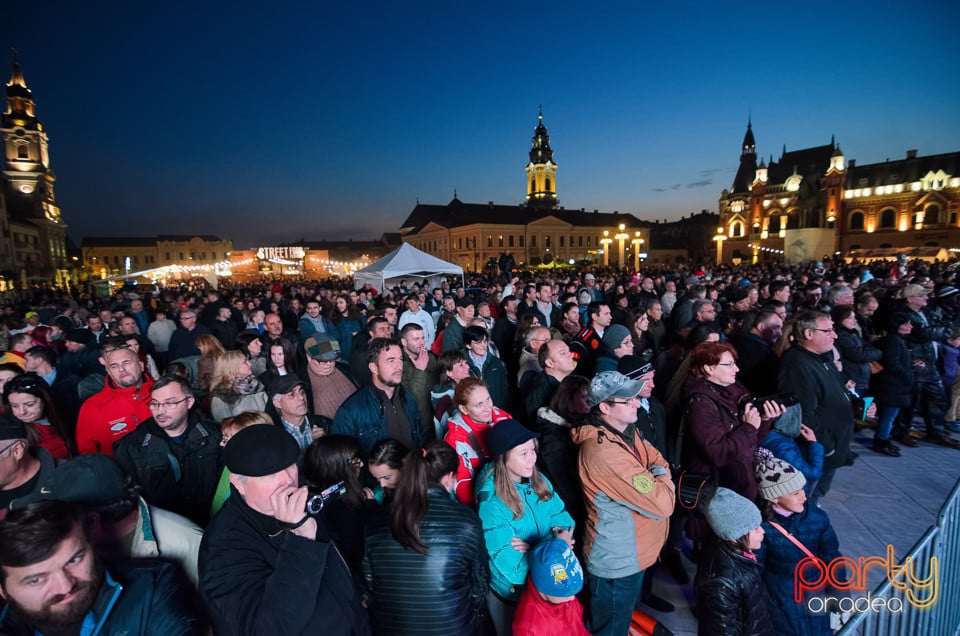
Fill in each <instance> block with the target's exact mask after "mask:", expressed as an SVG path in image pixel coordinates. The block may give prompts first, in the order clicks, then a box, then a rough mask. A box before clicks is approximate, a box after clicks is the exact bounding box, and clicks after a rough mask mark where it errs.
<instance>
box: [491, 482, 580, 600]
mask: <svg viewBox="0 0 960 636" xmlns="http://www.w3.org/2000/svg"><path fill="white" fill-rule="evenodd" d="M543 480H544V482H546V484H547V487H548V488H549V489H550V495H551V496H550V498H549V499H547V500H546V501H540V499H539V498H538V497H537V493H536V492H535V491H534V490H533V487H532V486H531V485H530V484H529V483H522V482H515V483H514V485H515V486H516V488H517V491H518V492H519V493H520V499H521V501H523V516H521V517H520V518H519V519H514V518H513V512H512V511H511V510H510V508H508V507H507V505H506V504H505V503H503V500H501V499H500V498H499V497H497V494H496V490H495V489H494V487H493V465H492V464H491V465H488V466H487V467H486V468H485V469H484V470H483V472H481V473H480V477H479V478H478V482H477V483H478V484H479V487H478V488H477V502H478V506H479V507H478V513H479V515H480V521H481V522H482V523H483V536H484V539H485V540H486V544H487V552H488V554H489V555H490V589H491V591H492V592H493V593H494V594H496V595H497V596H499V597H500V598H502V599H505V600H507V601H511V602H516V601H517V600H518V599H519V598H520V593H521V592H522V591H523V586H524V583H525V582H526V580H527V573H528V572H529V563H528V561H527V554H524V553H522V552H518V551H517V550H516V549H515V548H514V547H513V546H512V545H510V541H511V540H513V538H514V537H517V538H519V539H521V540H522V541H524V542H526V543H527V544H528V545H529V546H530V548H531V550H532V549H533V547H534V546H535V545H537V544H538V543H539V542H540V541H543V540H544V539H552V538H553V536H554V534H553V528H556V527H559V528H564V529H567V528H570V529H572V528H573V527H574V521H573V517H571V516H570V515H569V514H567V511H566V510H565V509H564V507H563V500H562V499H560V497H558V496H557V495H556V493H554V492H553V486H552V485H551V484H550V482H549V481H547V479H546V478H545V477H544V478H543Z"/></svg>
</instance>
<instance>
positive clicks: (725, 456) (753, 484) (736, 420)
mask: <svg viewBox="0 0 960 636" xmlns="http://www.w3.org/2000/svg"><path fill="white" fill-rule="evenodd" d="M681 396H682V398H681V404H685V405H686V410H685V411H684V414H683V431H682V434H683V442H682V445H683V448H682V458H683V459H682V464H683V467H684V468H685V469H686V470H688V471H690V472H691V473H697V474H701V475H712V476H713V477H714V479H715V480H716V483H717V485H718V486H722V487H724V488H729V489H730V490H732V491H734V492H736V493H737V494H739V495H743V496H744V497H746V498H747V499H749V500H750V501H753V500H755V499H756V498H757V478H756V477H755V476H754V474H753V452H754V451H755V450H756V449H757V444H758V440H759V439H760V438H762V437H765V436H766V434H767V433H768V432H769V431H770V428H771V426H772V425H773V420H764V421H763V422H761V423H760V428H759V429H755V428H753V426H751V425H750V424H747V423H746V422H744V421H742V420H741V419H740V413H741V412H742V410H743V409H742V407H741V405H742V404H745V403H746V402H747V401H748V400H750V393H749V392H748V391H747V388H746V387H745V386H743V385H742V384H740V383H739V382H737V383H735V384H731V385H730V386H726V387H720V386H717V385H716V384H712V383H710V382H707V381H706V380H704V379H703V378H700V377H697V376H695V375H689V376H687V378H686V379H685V380H684V382H683V388H682V390H681Z"/></svg>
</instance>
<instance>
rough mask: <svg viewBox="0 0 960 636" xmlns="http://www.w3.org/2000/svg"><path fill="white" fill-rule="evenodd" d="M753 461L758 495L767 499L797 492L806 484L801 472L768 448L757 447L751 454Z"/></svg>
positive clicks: (770, 499)
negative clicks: (758, 489) (758, 488)
mask: <svg viewBox="0 0 960 636" xmlns="http://www.w3.org/2000/svg"><path fill="white" fill-rule="evenodd" d="M753 462H754V463H753V465H754V469H755V470H756V473H757V482H758V484H759V486H760V496H761V497H763V498H764V499H766V500H767V501H772V500H774V499H776V498H777V497H781V496H783V495H789V494H790V493H792V492H797V491H798V490H800V489H801V488H803V487H804V486H805V485H806V484H807V478H806V477H804V476H803V473H801V472H800V471H799V470H797V469H796V468H794V467H793V466H791V465H790V464H788V463H787V462H785V461H783V460H782V459H778V458H777V457H774V455H773V453H772V452H770V449H768V448H758V449H757V451H756V453H754V455H753Z"/></svg>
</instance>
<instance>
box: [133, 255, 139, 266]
mask: <svg viewBox="0 0 960 636" xmlns="http://www.w3.org/2000/svg"><path fill="white" fill-rule="evenodd" d="M133 264H134V265H139V264H140V257H139V256H134V257H133Z"/></svg>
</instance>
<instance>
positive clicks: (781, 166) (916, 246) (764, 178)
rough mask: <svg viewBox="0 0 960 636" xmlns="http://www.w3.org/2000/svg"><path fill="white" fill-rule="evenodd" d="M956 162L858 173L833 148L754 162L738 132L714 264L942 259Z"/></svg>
mask: <svg viewBox="0 0 960 636" xmlns="http://www.w3.org/2000/svg"><path fill="white" fill-rule="evenodd" d="M958 203H960V153H948V154H940V155H931V156H927V157H918V156H917V151H915V150H910V151H908V152H907V155H906V157H905V158H904V159H901V160H899V161H892V162H891V161H885V162H883V163H875V164H868V165H860V166H858V165H857V164H856V162H855V161H854V160H851V161H850V162H849V164H848V163H847V161H846V160H845V158H844V155H843V152H842V151H841V149H840V146H839V145H838V144H836V142H835V140H834V139H831V140H830V143H829V144H825V145H823V146H814V147H812V148H805V149H802V150H795V151H790V152H788V151H787V150H786V147H784V149H783V151H782V153H781V155H780V158H779V159H777V160H776V161H774V159H773V156H771V157H770V162H769V163H767V162H766V161H764V159H762V158H761V159H760V162H759V163H757V152H756V142H755V138H754V134H753V127H752V124H751V123H749V122H748V123H747V132H746V134H745V135H744V138H743V143H742V144H741V150H740V165H739V168H738V170H737V173H736V176H735V177H734V181H733V185H732V186H731V188H730V189H729V190H726V189H725V190H724V191H723V192H722V193H721V195H720V202H719V211H720V225H719V227H718V228H717V233H716V235H715V236H714V240H715V241H716V260H717V262H718V263H721V262H729V261H734V262H765V261H785V262H788V263H799V262H802V261H805V260H815V259H821V258H825V257H831V256H833V255H836V254H837V253H839V254H840V255H841V256H844V257H845V258H847V259H853V258H858V259H867V260H870V259H873V258H887V257H895V256H896V255H897V254H899V253H904V254H906V255H907V256H908V257H921V258H922V257H936V256H941V257H942V256H943V255H944V254H945V252H944V250H946V249H948V248H949V247H951V246H957V245H958V244H960V223H958V219H957V208H958Z"/></svg>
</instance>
